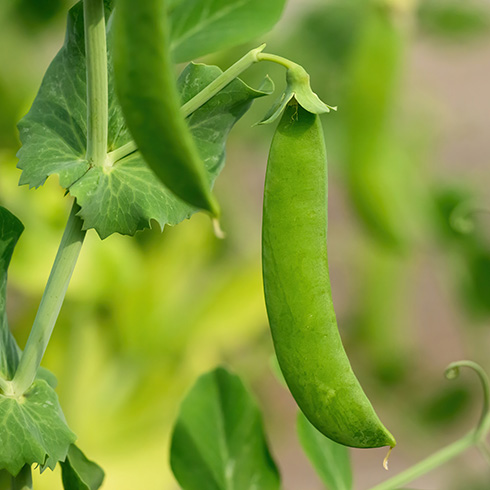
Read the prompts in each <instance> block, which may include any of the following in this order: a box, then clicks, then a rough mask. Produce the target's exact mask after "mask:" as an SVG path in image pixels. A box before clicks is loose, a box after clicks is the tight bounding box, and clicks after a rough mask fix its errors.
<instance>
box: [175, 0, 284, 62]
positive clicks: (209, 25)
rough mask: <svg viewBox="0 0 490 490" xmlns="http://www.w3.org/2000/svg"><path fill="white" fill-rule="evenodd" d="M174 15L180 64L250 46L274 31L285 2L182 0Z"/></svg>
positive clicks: (177, 3) (271, 0) (177, 58)
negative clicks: (232, 48) (256, 39)
mask: <svg viewBox="0 0 490 490" xmlns="http://www.w3.org/2000/svg"><path fill="white" fill-rule="evenodd" d="M173 3H174V4H176V5H175V6H174V8H173V9H171V12H170V21H171V25H172V36H171V37H172V50H173V55H174V59H175V61H176V62H178V63H182V62H184V61H190V60H193V59H195V58H198V57H199V56H204V55H205V54H209V53H213V52H215V51H218V50H220V49H225V48H226V49H228V48H231V47H233V46H235V45H238V44H241V43H246V42H248V41H251V40H253V39H254V38H256V37H258V36H261V35H262V34H264V33H265V32H267V31H268V30H270V29H271V28H272V27H273V26H274V24H275V23H276V22H277V21H278V20H279V18H280V16H281V13H282V11H283V8H284V4H285V0H268V1H267V2H264V1H262V0H180V1H178V2H173Z"/></svg>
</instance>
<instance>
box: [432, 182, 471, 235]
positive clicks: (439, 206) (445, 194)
mask: <svg viewBox="0 0 490 490" xmlns="http://www.w3.org/2000/svg"><path fill="white" fill-rule="evenodd" d="M472 197H473V196H472V195H471V193H470V191H469V189H465V188H464V187H462V186H445V187H439V188H437V189H434V190H433V191H432V199H433V201H434V203H435V208H436V219H437V221H436V223H435V225H436V227H437V230H436V231H437V232H438V233H439V234H440V235H441V239H442V240H443V241H444V243H445V244H447V243H448V242H451V241H452V242H454V241H458V240H459V241H461V240H467V234H466V233H462V232H461V230H458V229H457V228H455V227H454V226H453V225H452V223H451V216H453V213H454V211H455V209H457V208H458V207H459V206H461V205H462V204H463V203H465V202H469V201H470V200H471V199H472Z"/></svg>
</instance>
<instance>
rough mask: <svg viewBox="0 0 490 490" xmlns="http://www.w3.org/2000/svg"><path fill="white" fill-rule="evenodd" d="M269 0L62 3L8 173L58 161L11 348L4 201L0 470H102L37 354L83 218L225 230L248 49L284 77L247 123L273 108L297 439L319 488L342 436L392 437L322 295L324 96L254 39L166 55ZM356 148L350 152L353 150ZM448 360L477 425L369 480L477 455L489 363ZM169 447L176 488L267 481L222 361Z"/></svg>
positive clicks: (264, 20)
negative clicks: (224, 64)
mask: <svg viewBox="0 0 490 490" xmlns="http://www.w3.org/2000/svg"><path fill="white" fill-rule="evenodd" d="M378 4H379V5H378ZM397 4H398V2H394V1H393V2H389V1H385V2H377V3H376V7H375V8H374V9H373V12H374V14H373V15H374V17H373V18H375V20H376V22H377V23H378V26H381V27H382V28H383V29H386V30H387V32H388V35H387V38H388V39H389V32H390V31H389V26H390V22H391V20H392V17H393V16H394V15H395V13H396V5H397ZM283 7H284V0H269V1H268V2H258V1H257V0H246V1H244V0H227V1H225V0H220V1H211V0H167V1H164V0H141V1H139V2H134V1H132V0H82V1H80V2H78V3H77V4H76V5H75V6H74V7H72V8H71V9H70V11H69V13H68V22H67V32H66V38H65V42H64V44H63V46H62V48H61V49H60V51H59V53H58V54H57V55H56V57H55V58H54V60H53V61H52V63H51V65H50V66H49V68H48V70H47V72H46V74H45V77H44V80H43V82H42V85H41V87H40V89H39V93H38V95H37V97H36V99H35V100H34V103H33V105H32V107H31V109H30V111H29V112H28V114H27V115H26V116H25V117H24V118H23V119H22V120H21V121H20V123H19V131H20V138H21V142H22V147H21V149H20V151H19V153H18V158H19V163H18V167H19V169H21V170H22V173H21V177H20V184H25V185H29V186H30V187H36V188H37V187H39V186H41V185H43V184H44V182H45V181H46V179H47V178H48V177H49V176H50V175H57V176H58V177H59V182H60V184H61V185H62V187H64V188H65V189H66V194H67V195H69V196H71V197H70V198H71V199H72V200H73V204H72V209H71V212H70V214H69V217H68V222H67V225H66V229H65V231H64V234H63V236H62V239H61V243H60V246H59V250H58V253H57V255H56V258H55V261H54V264H53V267H52V270H51V273H50V276H49V279H48V282H47V285H46V289H45V291H44V294H43V296H42V299H41V302H40V305H39V309H38V312H37V315H36V317H35V320H34V322H33V325H32V329H31V332H30V334H29V338H28V340H27V343H26V345H25V347H24V349H23V350H21V349H20V348H19V346H18V344H17V342H16V340H15V339H14V337H13V335H12V334H11V332H10V330H9V326H8V322H7V314H6V294H7V270H8V267H9V263H10V260H11V258H12V255H13V252H14V248H15V246H16V243H17V241H18V240H19V238H20V236H21V234H22V231H23V225H22V223H21V222H20V221H19V219H18V218H16V217H15V216H14V215H13V214H12V213H10V212H9V211H8V210H7V209H5V208H3V207H2V208H0V245H1V247H0V250H1V252H0V271H1V274H2V275H1V282H0V288H1V290H0V309H1V323H0V416H1V417H0V485H3V487H2V488H11V489H31V488H33V486H32V467H33V466H36V467H39V469H40V471H41V473H42V472H43V471H45V470H46V469H48V468H49V469H51V470H53V469H54V468H55V467H56V466H57V465H58V464H59V465H60V466H61V471H62V484H63V487H64V488H65V489H66V490H81V489H84V490H96V489H98V488H100V487H101V486H102V484H103V480H104V472H103V470H102V469H101V468H100V467H99V466H98V465H97V464H96V463H95V462H93V461H91V460H89V459H88V458H87V457H86V456H85V455H84V453H83V452H82V450H81V449H80V448H79V447H78V446H77V445H76V441H77V437H76V435H75V434H74V433H73V432H72V431H71V429H70V428H69V426H68V423H67V421H66V420H65V417H64V415H63V412H62V409H61V406H60V404H59V401H58V397H57V395H56V392H55V388H56V378H55V376H54V374H52V373H51V372H49V371H48V370H46V369H44V368H42V367H41V361H42V358H43V355H44V353H45V351H46V349H47V347H48V343H49V340H50V337H51V335H52V332H53V329H54V326H55V323H56V320H57V317H58V314H59V312H60V309H61V307H62V303H63V300H64V297H65V293H66V291H67V288H68V285H69V282H70V278H71V276H72V274H73V272H74V269H75V265H76V262H77V258H78V256H79V253H80V250H81V248H82V245H83V242H84V238H85V235H86V233H87V232H88V231H89V230H95V232H96V233H97V234H98V235H99V237H100V238H101V239H104V238H106V237H108V236H110V235H111V234H113V233H119V234H122V235H130V236H132V235H134V234H135V233H137V232H139V231H142V230H144V229H145V228H149V227H150V222H151V221H152V220H153V221H155V222H156V223H158V225H159V226H160V227H161V229H162V230H163V228H164V227H165V226H166V225H172V226H173V225H177V224H178V223H180V222H181V221H183V220H184V219H187V218H190V217H191V215H192V214H194V213H196V212H205V213H207V214H208V215H209V216H210V218H211V222H212V225H213V227H214V230H215V234H216V235H217V237H220V238H222V237H223V236H224V234H223V232H222V231H221V228H220V224H219V219H220V213H221V211H220V207H219V204H218V202H217V199H216V198H215V196H214V194H213V193H212V187H213V184H214V181H215V179H216V178H217V176H218V175H219V173H220V171H221V170H222V168H223V165H224V161H225V143H226V140H227V137H228V134H229V132H230V130H231V129H232V127H233V125H234V124H235V123H236V122H237V121H238V120H239V119H240V118H241V117H242V116H243V115H244V114H245V112H246V111H247V110H248V109H249V108H250V106H251V104H252V102H253V101H254V100H255V99H257V98H260V97H266V96H269V95H271V94H272V92H273V91H274V84H273V82H272V80H271V79H270V78H268V77H266V78H265V79H264V81H263V83H262V84H261V85H260V86H259V87H258V88H252V87H250V86H249V85H247V84H246V83H244V82H243V81H242V80H241V79H240V78H238V77H239V76H240V74H241V73H242V72H244V71H245V70H247V69H248V68H250V67H251V66H252V65H254V64H256V63H259V62H272V63H276V64H279V65H281V66H282V67H284V68H285V69H286V87H285V89H284V91H283V92H282V93H281V94H280V96H279V97H278V99H277V100H276V102H274V103H273V104H272V106H271V108H270V110H269V111H268V112H267V113H266V114H265V116H264V118H263V120H262V121H260V123H259V124H271V123H275V122H276V121H278V125H277V129H276V131H275V135H274V138H273V141H272V145H271V149H270V155H269V160H268V163H267V174H266V180H265V191H264V215H263V238H262V262H263V281H264V291H265V300H266V306H267V312H268V317H269V323H270V327H271V332H272V338H273V342H274V347H275V352H276V356H277V361H278V363H277V374H278V377H279V378H280V379H281V380H282V381H283V382H284V384H285V385H286V386H287V388H288V389H289V390H290V392H291V394H292V395H293V397H294V399H295V400H296V402H297V405H298V407H299V409H300V411H299V415H298V436H299V440H300V442H301V445H302V446H303V449H304V451H305V453H306V455H307V456H308V457H309V459H310V460H311V462H312V464H313V466H314V467H315V469H316V470H317V472H318V474H319V476H320V478H321V480H322V481H323V483H324V484H325V486H326V487H327V488H330V489H331V490H348V489H351V488H352V471H351V468H350V462H349V453H348V449H347V447H357V448H374V447H384V446H386V447H388V448H389V450H390V451H391V449H392V448H393V447H395V445H396V441H395V438H394V437H393V435H392V434H391V433H390V432H389V431H388V429H386V428H385V427H384V425H383V424H382V423H381V421H380V419H379V418H378V416H377V414H376V412H375V411H374V408H373V407H372V405H371V403H370V401H369V399H368V397H367V396H366V394H365V393H364V391H363V389H362V387H361V385H360V384H359V381H358V380H357V378H356V376H355V374H354V372H353V370H352V368H351V365H350V363H349V360H348V358H347V355H346V352H345V350H344V348H343V345H342V342H341V338H340V334H339V331H338V328H337V322H336V317H335V311H334V308H333V302H332V294H331V287H330V279H329V271H328V256H327V249H326V240H327V160H326V149H325V142H324V132H323V129H322V124H321V120H320V115H321V114H326V113H329V112H330V111H331V110H332V109H335V108H333V107H331V106H329V105H327V104H325V103H324V102H322V101H321V100H320V99H319V98H318V96H317V95H316V94H315V93H314V92H313V91H312V89H311V87H310V77H309V75H308V73H307V72H306V70H305V69H304V68H303V67H302V66H301V65H299V64H297V63H295V62H293V61H290V60H288V59H286V58H284V57H281V56H278V55H275V54H271V53H268V52H266V51H265V45H261V46H259V47H257V48H255V49H252V50H251V51H249V52H248V53H247V54H245V55H244V56H243V57H242V58H241V59H239V60H238V61H237V62H236V63H234V64H233V65H232V66H231V67H229V68H228V69H226V70H225V71H222V70H221V69H220V68H218V67H216V66H208V65H206V64H202V63H193V62H191V63H190V64H188V65H187V66H186V67H185V68H184V69H183V70H182V72H181V74H180V75H179V77H178V79H177V80H176V79H175V76H174V63H182V62H188V61H191V60H193V59H196V58H198V57H200V56H203V55H206V54H209V53H212V52H215V51H218V50H220V49H222V48H225V47H230V46H232V45H237V44H240V43H244V42H248V41H250V40H253V39H255V38H257V37H258V36H260V35H262V34H263V33H265V32H266V31H267V30H268V29H270V28H271V27H272V26H273V25H274V24H275V23H276V22H277V21H278V19H279V17H280V15H281V12H282V10H283ZM386 82H387V83H389V79H387V80H386ZM381 92H383V86H381ZM375 95H376V97H377V96H378V95H379V97H380V98H382V97H383V96H384V94H383V93H379V94H378V93H376V94H375ZM370 109H371V106H370ZM374 129H376V128H374ZM358 150H359V149H358ZM358 157H359V155H358V153H356V154H354V153H353V155H352V158H351V160H352V162H354V161H355V160H356V159H358ZM369 158H371V159H375V156H374V155H369ZM354 166H355V165H354V163H353V164H352V169H353V168H354ZM352 169H349V172H351V170H352ZM349 175H350V178H351V180H352V182H353V184H352V185H353V186H356V185H358V186H360V185H361V184H362V181H361V180H360V176H359V174H358V173H356V172H354V171H353V170H352V172H351V173H350V174H349ZM363 192H367V187H365V186H364V187H363ZM364 197H366V196H365V195H364V194H363V198H364ZM366 199H368V197H366ZM368 200H369V199H368ZM461 367H468V368H471V369H472V370H473V371H475V372H476V373H477V374H478V376H479V379H480V380H481V384H482V387H483V393H484V404H483V410H482V415H481V418H480V421H479V422H478V424H477V427H476V428H475V429H473V430H472V431H470V432H469V433H468V434H467V435H465V436H464V437H462V438H461V439H459V440H458V441H456V442H455V443H453V444H451V445H449V446H447V447H445V448H443V449H441V450H440V451H438V452H436V453H435V454H433V455H432V456H430V457H429V458H427V459H425V460H424V461H422V462H420V463H419V464H416V465H415V466H413V467H411V468H409V469H408V470H406V471H404V472H402V473H400V474H399V475H395V476H394V477H392V478H390V479H388V480H387V481H385V482H383V483H380V484H379V485H377V486H375V487H374V489H373V490H388V489H396V488H400V487H401V486H403V485H405V484H407V483H409V482H410V481H412V480H413V479H415V478H417V477H418V476H420V475H422V474H424V473H427V472H428V471H430V470H432V469H434V468H436V467H437V466H440V465H441V464H443V463H445V462H447V461H449V460H450V459H452V458H454V457H456V456H458V455H459V454H461V453H462V452H463V451H465V450H466V449H468V448H470V447H473V446H475V447H477V448H478V449H479V451H480V452H481V454H482V455H483V457H485V458H486V459H487V460H488V461H489V463H490V449H489V447H488V444H487V442H486V437H487V434H488V432H489V430H490V408H489V405H490V384H489V380H488V377H487V375H486V373H485V372H484V370H483V369H482V368H481V367H480V366H479V365H477V364H475V363H473V362H471V361H460V362H456V363H454V364H452V365H450V366H449V367H448V370H447V373H446V374H447V376H448V378H454V377H456V376H457V375H458V373H459V369H460V368H461ZM170 454H171V456H170V465H171V468H172V471H173V473H174V475H175V477H176V479H177V481H178V483H179V484H180V486H181V487H182V488H183V489H186V490H198V489H199V490H202V489H210V490H211V489H213V490H215V489H216V490H219V489H223V490H225V489H226V490H231V489H235V490H250V489H257V490H261V489H263V490H273V489H278V488H280V486H281V479H280V475H279V471H278V468H277V465H276V463H275V461H274V458H273V456H272V454H271V451H270V450H269V447H268V442H267V438H266V435H265V433H264V428H263V423H262V416H261V413H260V410H259V408H258V406H257V404H256V403H255V401H254V400H253V398H252V396H251V395H250V394H249V392H248V390H247V388H246V387H245V386H244V384H243V383H242V381H241V380H240V378H239V377H238V376H237V375H235V374H233V373H231V372H230V371H229V370H228V369H226V368H224V367H218V368H216V369H215V370H213V371H211V372H209V373H206V374H204V375H203V376H202V377H200V378H199V379H198V380H197V381H196V383H195V385H194V387H193V388H192V389H191V391H190V392H189V393H188V394H187V396H186V397H185V399H184V400H183V402H182V405H181V408H180V412H179V415H178V417H177V420H176V422H175V425H174V428H173V433H172V437H171V453H170ZM384 464H385V467H386V468H387V466H388V465H387V459H385V462H384Z"/></svg>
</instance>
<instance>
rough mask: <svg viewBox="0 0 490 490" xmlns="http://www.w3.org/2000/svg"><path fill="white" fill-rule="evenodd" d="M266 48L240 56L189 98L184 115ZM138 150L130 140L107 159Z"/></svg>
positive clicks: (119, 158) (214, 93)
mask: <svg viewBox="0 0 490 490" xmlns="http://www.w3.org/2000/svg"><path fill="white" fill-rule="evenodd" d="M264 48H265V44H262V45H261V46H259V47H258V48H255V49H252V50H251V51H249V52H248V53H247V54H246V55H245V56H243V57H242V58H240V59H239V60H238V61H237V62H236V63H234V64H233V65H231V66H230V67H229V68H228V69H227V70H225V71H224V72H223V73H222V74H221V75H219V76H218V77H217V78H215V79H214V80H213V81H212V82H211V83H210V84H209V85H207V86H206V87H205V88H204V89H203V90H201V91H200V92H199V93H198V94H196V95H195V96H194V97H193V98H192V99H190V100H188V101H187V102H186V103H185V104H184V105H183V106H182V107H181V111H182V114H183V116H184V117H188V116H190V115H191V114H192V113H193V112H195V111H197V109H199V108H200V107H201V106H203V105H204V104H205V103H206V102H208V101H209V100H210V99H212V98H213V97H214V96H215V95H216V94H217V93H218V92H220V91H221V90H223V89H224V88H225V87H226V86H227V85H228V84H230V83H231V82H233V80H235V78H237V77H238V76H239V75H240V74H241V73H242V72H244V71H245V70H246V69H248V68H250V67H251V66H252V65H253V64H254V63H256V62H258V61H260V59H259V54H260V53H261V52H262V50H263V49H264ZM137 150H138V147H137V146H136V143H135V142H134V141H130V142H129V143H126V144H125V145H123V146H121V147H120V148H117V149H116V150H114V151H111V152H110V153H109V154H108V155H107V160H108V161H109V163H110V165H113V164H114V163H116V162H117V161H119V160H122V159H123V158H125V157H127V156H128V155H130V154H131V153H134V152H135V151H137Z"/></svg>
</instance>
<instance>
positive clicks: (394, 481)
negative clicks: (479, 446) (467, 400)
mask: <svg viewBox="0 0 490 490" xmlns="http://www.w3.org/2000/svg"><path fill="white" fill-rule="evenodd" d="M475 443H476V441H475V432H474V431H472V432H470V433H469V434H467V435H466V436H464V437H462V438H461V439H459V440H457V441H456V442H453V443H452V444H450V445H449V446H446V447H445V448H442V449H440V450H439V451H437V452H436V453H434V454H432V455H431V456H429V457H428V458H426V459H424V460H422V461H420V462H419V463H417V464H415V465H414V466H412V467H410V468H408V469H407V470H405V471H402V472H401V473H399V474H398V475H395V476H394V477H393V478H390V479H388V480H386V481H384V482H383V483H380V484H379V485H376V486H375V487H372V488H371V490H394V489H396V488H400V487H403V486H404V485H406V484H407V483H410V482H411V481H413V480H415V479H416V478H418V477H419V476H422V475H425V474H426V473H428V472H429V471H431V470H433V469H434V468H437V467H439V466H441V465H443V464H444V463H447V462H448V461H450V460H451V459H453V458H454V457H456V456H458V455H459V454H461V453H463V452H464V451H466V450H467V449H468V448H470V447H471V446H473V445H475Z"/></svg>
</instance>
